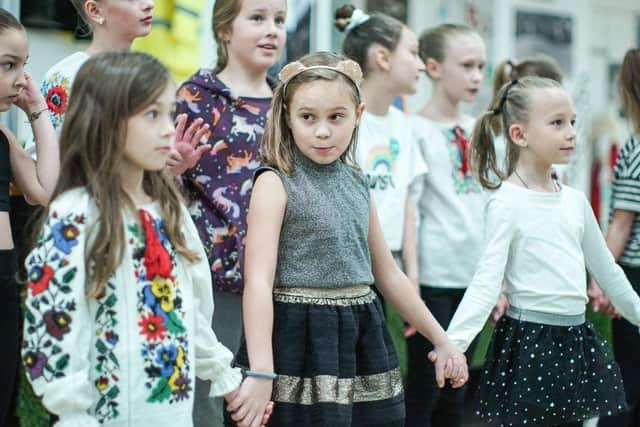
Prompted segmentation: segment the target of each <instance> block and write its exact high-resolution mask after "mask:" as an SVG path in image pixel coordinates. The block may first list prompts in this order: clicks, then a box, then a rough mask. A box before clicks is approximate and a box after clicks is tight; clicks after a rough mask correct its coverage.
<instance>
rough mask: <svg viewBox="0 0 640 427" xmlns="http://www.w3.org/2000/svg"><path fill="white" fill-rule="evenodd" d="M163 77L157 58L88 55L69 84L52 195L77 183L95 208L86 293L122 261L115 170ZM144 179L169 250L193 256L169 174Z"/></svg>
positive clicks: (96, 290) (126, 206)
mask: <svg viewBox="0 0 640 427" xmlns="http://www.w3.org/2000/svg"><path fill="white" fill-rule="evenodd" d="M170 82H171V76H170V75H169V71H168V70H167V69H166V68H165V67H164V66H163V65H162V64H160V62H158V60H156V59H155V58H153V57H152V56H150V55H147V54H144V53H139V52H136V53H133V52H105V53H101V54H98V55H95V56H92V57H91V58H90V59H89V60H87V62H85V63H84V64H83V65H82V67H81V68H80V70H79V71H78V74H77V75H76V78H75V80H74V82H73V86H72V89H71V91H72V92H73V94H74V95H73V96H72V97H71V98H70V100H69V108H68V110H67V113H66V115H65V121H64V124H63V126H62V134H61V136H60V152H61V153H62V159H61V166H60V177H59V179H58V184H57V186H56V189H55V191H54V194H53V197H52V200H54V199H55V198H56V197H58V196H59V195H60V194H62V193H64V192H65V191H68V190H71V189H73V188H78V187H84V188H85V189H86V191H87V193H88V194H89V196H90V197H91V198H92V199H93V200H94V201H95V203H96V206H97V207H98V210H99V217H98V220H97V221H96V225H95V228H96V231H95V238H94V239H93V243H92V244H91V246H90V247H89V248H88V251H87V256H86V257H87V259H86V263H85V266H86V267H85V268H86V274H87V277H88V283H89V285H88V289H87V294H88V295H89V296H90V297H97V296H99V295H101V294H102V293H103V291H104V289H105V286H106V283H107V280H108V279H109V278H110V277H111V275H112V274H113V272H114V271H115V270H116V268H117V267H118V266H119V265H120V264H121V262H122V258H123V256H124V251H125V244H126V241H125V234H124V226H125V224H124V222H123V213H124V211H126V210H128V211H130V212H135V206H134V204H133V202H132V201H131V199H130V198H129V196H128V195H127V193H126V192H125V191H124V189H123V187H122V180H121V175H120V171H121V165H122V162H123V157H124V147H125V141H126V133H127V123H128V120H129V118H130V117H132V116H134V115H135V114H137V113H139V112H140V111H142V110H143V109H144V108H146V107H147V106H149V105H151V104H152V103H153V102H154V101H155V100H156V99H157V98H158V96H160V94H161V93H162V92H163V91H164V90H165V89H166V87H167V85H168V84H170ZM143 185H144V189H145V191H146V192H147V194H149V196H151V198H152V199H154V200H157V201H158V202H159V204H160V209H161V212H162V218H163V220H164V228H165V230H166V233H167V237H168V239H169V241H170V242H171V244H172V245H173V247H174V249H175V250H176V252H177V253H178V254H180V255H182V256H184V257H185V258H186V259H187V260H188V261H190V262H195V261H196V260H197V259H198V258H197V255H196V254H195V253H194V252H193V251H191V250H189V249H188V248H187V246H186V242H185V239H184V236H183V234H182V222H183V218H182V207H181V202H182V199H181V196H180V193H179V191H178V189H177V188H176V186H175V184H174V182H173V179H172V178H171V177H170V176H168V175H167V174H166V173H165V172H164V171H146V172H145V173H144V178H143ZM45 216H46V215H45ZM44 219H45V218H44V217H43V218H42V219H41V223H43V222H44ZM40 228H41V227H38V228H37V229H38V230H39V229H40ZM91 232H92V233H93V230H91Z"/></svg>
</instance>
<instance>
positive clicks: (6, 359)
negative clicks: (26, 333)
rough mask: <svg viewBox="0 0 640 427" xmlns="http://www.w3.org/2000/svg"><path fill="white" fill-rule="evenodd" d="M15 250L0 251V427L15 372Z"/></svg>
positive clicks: (6, 418)
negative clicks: (0, 370) (0, 344)
mask: <svg viewBox="0 0 640 427" xmlns="http://www.w3.org/2000/svg"><path fill="white" fill-rule="evenodd" d="M15 265H16V252H15V250H13V249H11V250H0V342H1V343H2V347H1V348H0V367H1V368H0V369H2V374H0V426H4V425H5V422H6V423H9V419H10V417H11V415H10V414H11V413H12V411H13V405H12V402H13V397H14V390H15V384H16V372H17V370H18V359H19V357H18V355H19V353H20V351H19V348H20V347H19V339H18V336H19V334H18V319H19V316H20V314H19V309H18V285H17V283H16V280H15Z"/></svg>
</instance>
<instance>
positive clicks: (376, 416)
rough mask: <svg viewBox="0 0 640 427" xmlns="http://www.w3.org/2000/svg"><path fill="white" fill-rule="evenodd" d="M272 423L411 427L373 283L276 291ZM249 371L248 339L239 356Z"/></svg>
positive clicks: (241, 362) (278, 289) (393, 353)
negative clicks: (407, 421) (339, 287)
mask: <svg viewBox="0 0 640 427" xmlns="http://www.w3.org/2000/svg"><path fill="white" fill-rule="evenodd" d="M273 323H274V328H273V356H274V366H275V371H276V373H277V374H278V378H277V379H276V380H275V381H274V386H273V394H272V400H273V401H274V402H275V406H274V411H273V415H272V416H271V419H270V421H269V424H268V425H269V426H331V427H355V426H363V427H364V426H367V427H375V426H403V425H404V394H403V390H402V378H401V375H400V369H399V365H398V357H397V355H396V352H395V349H394V347H393V343H392V341H391V337H390V336H389V333H388V331H387V328H386V326H385V321H384V315H383V312H382V307H381V305H380V302H379V300H378V299H377V297H376V295H375V293H374V292H373V290H372V289H371V288H370V287H369V286H354V287H349V288H341V289H308V288H276V289H275V290H274V322H273ZM236 363H237V364H238V365H239V366H248V357H247V350H246V345H245V343H244V340H243V342H242V344H241V346H240V350H239V351H238V354H237V355H236Z"/></svg>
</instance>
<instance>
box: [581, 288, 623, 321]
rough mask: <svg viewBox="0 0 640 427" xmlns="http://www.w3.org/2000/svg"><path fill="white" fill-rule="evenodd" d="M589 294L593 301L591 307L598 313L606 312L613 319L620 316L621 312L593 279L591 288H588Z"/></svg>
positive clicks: (590, 299)
mask: <svg viewBox="0 0 640 427" xmlns="http://www.w3.org/2000/svg"><path fill="white" fill-rule="evenodd" d="M587 296H588V297H589V301H591V307H593V311H595V312H596V313H598V312H602V313H605V314H606V315H607V316H609V318H611V319H617V318H619V317H620V313H618V311H617V310H616V309H615V307H614V306H613V304H611V301H609V298H607V296H606V295H605V294H604V292H602V289H600V287H599V286H598V284H597V283H596V281H595V280H593V279H591V282H590V283H589V288H588V289H587Z"/></svg>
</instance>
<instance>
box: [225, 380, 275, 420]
mask: <svg viewBox="0 0 640 427" xmlns="http://www.w3.org/2000/svg"><path fill="white" fill-rule="evenodd" d="M272 388H273V381H272V380H267V379H264V378H253V377H248V378H246V379H245V380H244V381H243V382H242V384H241V385H240V389H239V390H238V391H237V392H236V393H235V394H234V396H233V400H232V401H231V402H230V403H229V404H228V405H227V410H228V411H229V412H231V419H233V421H235V422H236V423H237V425H238V427H259V426H261V425H264V423H265V422H266V421H265V420H268V419H269V416H270V415H271V412H272V411H273V403H272V402H269V399H270V397H271V390H272ZM270 403H271V405H269V404H270Z"/></svg>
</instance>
